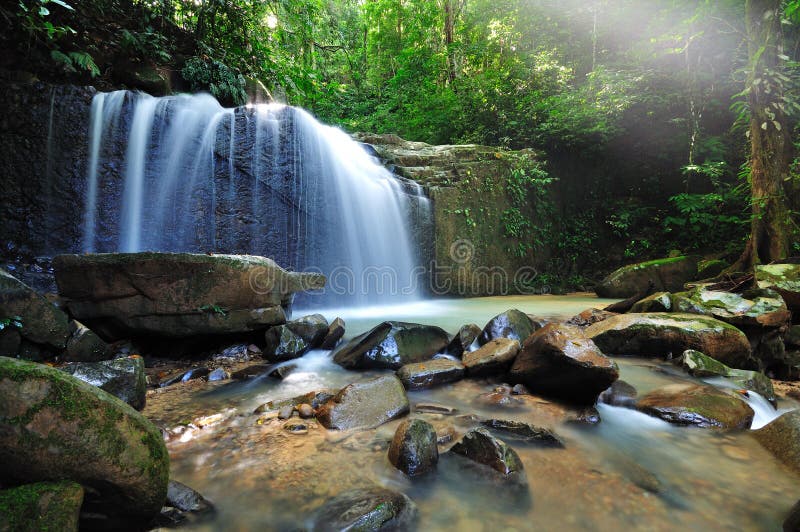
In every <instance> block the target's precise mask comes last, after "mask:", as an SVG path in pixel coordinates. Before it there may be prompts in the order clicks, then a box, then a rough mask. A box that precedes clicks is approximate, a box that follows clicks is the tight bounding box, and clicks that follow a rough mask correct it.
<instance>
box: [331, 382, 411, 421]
mask: <svg viewBox="0 0 800 532" xmlns="http://www.w3.org/2000/svg"><path fill="white" fill-rule="evenodd" d="M409 409H410V405H409V403H408V397H406V391H405V388H403V383H401V382H400V380H399V379H398V378H397V377H395V376H394V375H384V376H383V377H377V378H375V379H372V380H369V381H366V382H360V383H354V384H350V385H348V386H345V387H344V388H342V390H341V391H339V393H337V394H336V395H335V396H334V397H333V398H332V399H330V400H329V401H327V402H326V403H325V404H323V405H321V406H320V407H319V409H318V411H317V419H319V422H320V423H322V425H323V426H324V427H325V428H327V429H339V430H344V429H360V428H375V427H377V426H379V425H382V424H384V423H386V422H387V421H391V420H392V419H396V418H398V417H401V416H404V415H405V414H407V413H408V412H409Z"/></svg>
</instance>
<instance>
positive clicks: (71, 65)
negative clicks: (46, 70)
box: [50, 50, 100, 77]
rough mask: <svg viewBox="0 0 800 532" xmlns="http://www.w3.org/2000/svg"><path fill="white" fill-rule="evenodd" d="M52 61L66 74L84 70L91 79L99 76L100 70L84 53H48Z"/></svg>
mask: <svg viewBox="0 0 800 532" xmlns="http://www.w3.org/2000/svg"><path fill="white" fill-rule="evenodd" d="M50 56H51V57H52V58H53V61H55V62H56V63H58V64H59V65H61V66H62V67H63V68H64V70H66V71H67V72H73V73H74V72H78V70H79V69H82V70H86V71H87V72H89V74H90V75H91V76H92V77H95V76H98V75H99V74H100V69H99V68H98V67H97V65H96V64H95V62H94V60H93V59H92V56H91V55H89V54H87V53H85V52H67V53H63V52H60V51H59V50H53V51H52V52H50Z"/></svg>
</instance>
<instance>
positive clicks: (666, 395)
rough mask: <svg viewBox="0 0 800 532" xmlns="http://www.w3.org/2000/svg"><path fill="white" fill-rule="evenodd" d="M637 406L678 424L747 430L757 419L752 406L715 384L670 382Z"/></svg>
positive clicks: (647, 395)
mask: <svg viewBox="0 0 800 532" xmlns="http://www.w3.org/2000/svg"><path fill="white" fill-rule="evenodd" d="M636 408H637V409H638V410H640V411H642V412H644V413H645V414H649V415H651V416H655V417H659V418H661V419H663V420H665V421H669V422H670V423H675V424H677V425H695V426H698V427H710V428H723V429H746V428H749V427H750V423H752V421H753V416H754V412H753V409H752V408H750V406H749V405H748V404H747V403H745V402H744V401H742V400H741V399H739V398H738V397H734V396H733V395H730V394H727V393H725V392H722V391H720V390H717V389H716V388H713V387H711V386H704V385H698V384H670V385H668V386H664V387H661V388H658V389H656V390H653V391H651V392H649V393H647V394H646V395H644V396H643V397H642V398H641V399H639V401H638V402H637V404H636Z"/></svg>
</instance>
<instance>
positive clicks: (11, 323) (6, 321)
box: [0, 316, 22, 331]
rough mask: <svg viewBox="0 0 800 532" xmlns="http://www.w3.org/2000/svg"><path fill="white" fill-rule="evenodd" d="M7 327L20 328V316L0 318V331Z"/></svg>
mask: <svg viewBox="0 0 800 532" xmlns="http://www.w3.org/2000/svg"><path fill="white" fill-rule="evenodd" d="M9 327H10V328H14V329H22V318H21V317H20V316H11V317H10V318H0V331H2V330H3V329H6V328H9Z"/></svg>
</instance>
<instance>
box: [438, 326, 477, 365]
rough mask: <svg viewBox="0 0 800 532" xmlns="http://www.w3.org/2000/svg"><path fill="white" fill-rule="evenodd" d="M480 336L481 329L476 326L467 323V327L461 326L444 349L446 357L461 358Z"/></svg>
mask: <svg viewBox="0 0 800 532" xmlns="http://www.w3.org/2000/svg"><path fill="white" fill-rule="evenodd" d="M480 334H481V328H480V327H478V326H477V325H476V324H474V323H469V324H467V325H462V326H461V328H460V329H459V330H458V332H457V333H456V335H455V336H454V337H453V339H452V340H450V343H449V344H447V349H445V352H446V353H447V354H448V355H452V356H454V357H458V358H461V355H463V354H464V351H466V350H467V349H469V347H470V346H471V345H472V343H473V342H474V341H475V339H476V338H477V337H478V336H479V335H480Z"/></svg>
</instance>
